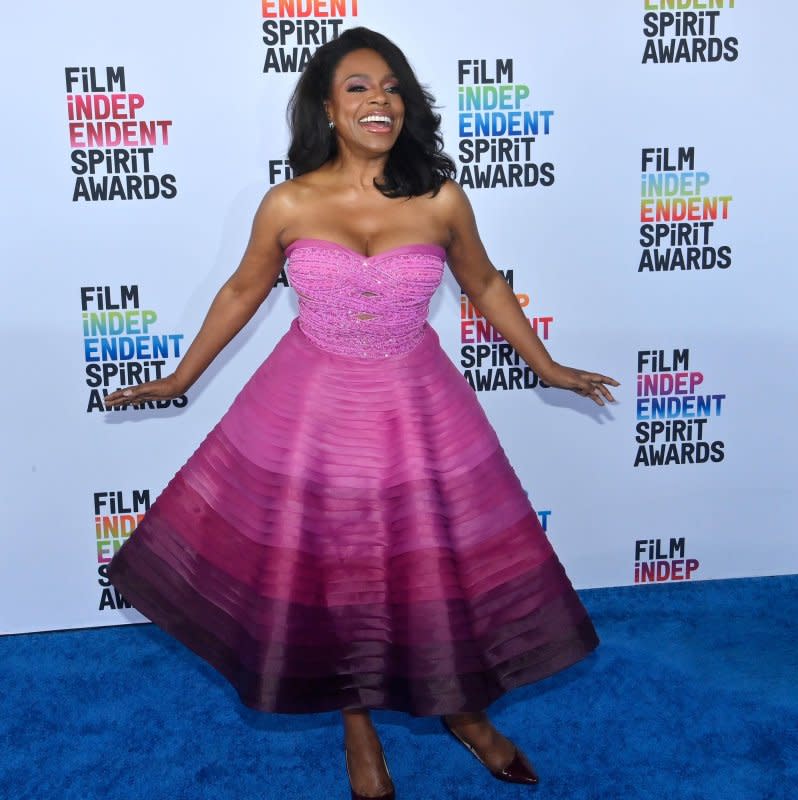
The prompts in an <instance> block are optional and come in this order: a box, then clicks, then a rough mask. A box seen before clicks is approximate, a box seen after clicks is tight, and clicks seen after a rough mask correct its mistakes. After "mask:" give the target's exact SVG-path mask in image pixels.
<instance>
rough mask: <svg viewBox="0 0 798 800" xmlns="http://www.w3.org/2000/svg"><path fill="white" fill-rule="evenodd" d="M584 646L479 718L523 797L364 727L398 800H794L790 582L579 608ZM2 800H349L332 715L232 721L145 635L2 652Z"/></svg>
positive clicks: (214, 684) (795, 602)
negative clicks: (513, 747)
mask: <svg viewBox="0 0 798 800" xmlns="http://www.w3.org/2000/svg"><path fill="white" fill-rule="evenodd" d="M580 595H581V597H582V599H583V601H584V603H585V605H586V606H587V608H588V610H589V611H590V613H591V615H592V616H593V619H594V621H595V623H596V627H597V629H598V631H599V635H600V636H601V637H602V645H601V646H600V647H599V649H598V651H597V652H596V653H595V654H593V655H592V656H591V657H590V658H588V659H586V660H585V661H583V662H582V663H580V664H578V665H577V666H575V667H573V668H571V669H569V670H567V671H565V672H563V673H561V674H559V675H556V676H554V677H553V678H549V679H548V680H546V681H543V682H541V683H540V684H537V685H535V686H530V687H525V688H523V689H520V690H518V691H516V692H514V693H512V694H511V695H509V696H508V697H505V698H503V699H502V700H500V701H499V702H498V703H496V704H495V705H494V706H493V707H492V716H493V718H494V720H495V721H496V722H497V725H498V726H499V727H500V728H502V729H503V730H504V731H505V732H506V733H507V734H508V735H510V736H511V737H513V738H514V739H516V741H517V742H518V743H519V744H520V745H521V746H522V747H523V748H524V749H525V750H526V752H527V753H528V754H529V755H530V757H531V758H532V760H533V762H534V763H535V765H536V767H537V768H538V771H539V772H540V775H541V784H540V785H539V786H538V787H536V788H531V789H530V788H526V787H517V786H511V785H507V784H502V783H499V782H498V781H494V780H493V779H492V778H491V777H490V776H488V775H487V773H486V772H484V771H483V770H482V768H481V767H480V766H479V765H478V764H477V762H476V761H474V760H473V758H472V757H471V756H470V755H469V754H468V753H467V752H466V751H465V750H463V749H462V748H461V747H459V746H458V745H457V744H456V743H455V742H452V741H451V740H450V739H448V738H446V737H445V736H444V734H443V733H442V732H441V729H440V727H439V724H438V722H437V720H435V719H417V718H411V717H408V716H405V715H401V714H396V713H390V712H377V713H376V714H375V719H376V721H377V725H378V728H379V730H380V732H381V735H382V739H383V743H384V745H385V750H386V754H387V756H388V761H389V764H390V767H391V771H392V774H393V777H394V781H395V783H396V787H397V796H398V799H399V800H410V799H411V798H412V800H432V798H441V799H442V800H443V799H447V798H448V800H493V798H505V799H506V800H513V798H524V797H530V798H531V797H534V798H535V799H536V800H544V798H545V799H546V800H548V798H573V800H589V799H590V798H597V799H598V798H602V800H605V799H606V798H623V799H624V800H637V798H641V799H642V798H646V799H648V798H651V799H652V800H653V799H654V798H656V800H662V798H670V797H674V798H679V799H680V800H689V799H690V798H696V800H698V798H701V800H707V798H721V799H722V800H788V799H789V800H792V798H796V797H798V786H797V784H798V688H796V681H797V680H798V636H796V630H797V629H798V624H797V623H796V619H797V618H798V576H787V577H775V578H756V579H743V580H727V581H703V582H693V583H682V584H665V585H660V586H650V587H645V588H643V587H622V588H617V589H595V590H590V591H583V592H580ZM0 663H2V673H0V674H1V676H2V690H1V691H2V701H0V714H2V723H0V726H2V727H1V730H2V742H0V747H1V748H2V750H0V797H2V798H8V800H26V799H27V798H31V800H33V798H35V800H73V799H74V800H95V798H96V800H117V799H118V800H145V799H146V800H151V799H153V798H158V799H159V800H160V799H161V798H164V799H167V798H168V799H169V800H201V799H203V798H213V800H255V798H257V799H258V800H271V799H272V798H280V800H294V799H295V798H296V799H299V798H318V797H324V798H325V800H336V798H341V800H348V798H349V793H348V786H347V783H346V775H345V772H344V766H343V751H342V738H341V728H340V723H339V718H338V715H337V714H319V715H313V716H303V717H294V716H277V715H265V714H259V713H257V712H254V711H250V710H249V709H247V708H245V707H243V706H242V705H240V704H239V703H238V700H237V697H236V695H235V694H234V692H233V690H232V689H231V688H230V687H229V685H228V684H227V683H226V682H225V681H224V680H223V679H222V678H221V677H219V676H218V675H217V673H216V672H215V671H214V670H212V669H211V668H210V667H208V666H207V665H206V664H205V663H204V662H201V661H200V660H199V659H197V658H196V657H195V656H194V655H193V654H191V653H190V652H188V651H187V650H185V649H184V648H183V647H182V646H181V645H178V644H177V643H176V642H174V641H173V640H171V639H170V638H169V637H168V636H166V634H164V633H162V632H161V631H160V630H158V629H156V628H155V627H154V626H152V625H137V626H128V627H116V628H103V629H94V630H82V631H71V632H70V631H67V632H59V633H47V634H26V635H19V636H6V637H2V638H0Z"/></svg>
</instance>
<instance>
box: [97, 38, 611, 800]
mask: <svg viewBox="0 0 798 800" xmlns="http://www.w3.org/2000/svg"><path fill="white" fill-rule="evenodd" d="M290 119H291V128H292V140H291V147H290V150H289V160H290V162H291V166H292V168H293V170H294V174H295V177H294V179H293V180H291V181H287V182H286V183H283V184H281V185H279V186H276V187H274V188H273V189H271V190H270V191H269V192H268V193H267V194H266V196H265V197H264V199H263V201H262V202H261V204H260V207H259V208H258V211H257V213H256V215H255V220H254V223H253V226H252V234H251V237H250V241H249V243H248V245H247V248H246V251H245V253H244V256H243V258H242V259H241V263H240V264H239V266H238V269H237V270H236V271H235V272H234V273H233V275H232V276H231V277H230V278H229V279H228V281H227V282H226V283H225V284H224V286H223V287H222V288H221V289H220V291H219V293H218V294H217V296H216V298H215V299H214V301H213V303H212V305H211V308H210V310H209V311H208V315H207V317H206V319H205V321H204V323H203V325H202V328H201V329H200V331H199V333H198V334H197V337H196V338H195V340H194V342H193V343H192V345H191V347H190V348H189V349H188V350H187V351H186V353H185V355H184V356H183V358H182V360H181V362H180V364H179V366H178V368H177V370H176V371H175V373H174V374H172V375H170V376H168V377H166V378H164V379H162V380H156V381H150V382H147V383H143V384H141V385H139V386H137V387H130V388H127V389H125V390H120V391H119V392H116V393H114V394H112V395H109V397H108V404H109V405H111V406H114V405H120V404H124V403H126V402H131V403H135V402H139V401H142V400H149V399H154V400H161V399H164V398H169V397H174V396H177V395H181V394H183V393H184V392H185V391H186V390H187V389H188V388H189V387H190V386H191V385H192V384H193V383H194V381H196V380H197V378H198V377H199V375H200V374H201V373H202V372H203V371H204V370H205V369H206V368H207V366H208V365H209V364H210V363H211V361H212V360H213V359H214V358H215V357H216V355H217V354H218V353H219V352H220V351H221V349H222V348H223V347H224V346H225V345H226V344H227V343H228V342H229V341H230V339H232V337H233V336H234V335H235V334H236V333H237V331H238V330H239V329H240V328H241V327H242V326H243V325H244V324H246V322H247V321H248V320H249V319H250V318H251V317H252V315H253V314H254V313H255V311H256V310H257V308H258V306H259V305H260V304H261V303H262V302H263V300H264V298H265V297H266V296H267V295H268V293H269V291H270V289H271V288H272V287H273V286H274V283H275V280H276V277H277V275H278V274H279V272H280V269H281V268H282V266H283V264H284V261H285V257H286V256H287V257H288V265H287V267H286V272H287V274H288V277H289V279H290V282H291V285H292V287H294V289H295V290H296V291H297V293H298V295H299V316H298V317H297V319H296V320H294V322H293V323H292V324H291V327H290V329H289V331H288V332H287V333H286V334H285V335H284V336H283V338H282V339H281V340H280V342H279V343H278V345H277V347H276V348H275V349H274V351H273V352H272V353H271V355H269V357H268V358H266V360H265V361H264V362H263V364H262V365H261V366H260V368H259V369H258V370H257V371H256V373H255V374H254V375H253V377H252V378H251V380H250V381H249V382H248V383H247V384H246V386H245V387H244V388H243V389H242V391H241V392H240V394H239V395H238V397H237V398H236V400H235V401H234V403H233V405H232V406H231V407H230V409H229V410H228V412H227V413H226V414H225V415H224V416H223V417H222V419H221V420H220V421H219V423H218V425H217V426H216V427H215V428H214V429H213V430H212V431H211V433H210V434H209V435H208V437H207V438H206V439H205V440H204V441H203V443H202V444H201V445H200V446H199V448H198V449H197V451H196V452H195V453H194V455H193V456H192V457H191V459H189V461H188V462H187V463H186V464H185V465H184V466H183V467H182V468H181V469H180V471H179V472H178V473H177V475H175V477H174V479H173V480H172V481H171V482H170V483H169V485H168V486H167V488H166V489H165V490H164V492H163V493H162V494H161V496H160V497H159V498H158V499H157V500H156V502H155V503H154V504H153V505H152V506H151V508H150V509H149V511H148V512H147V514H146V515H145V517H144V519H143V520H142V521H141V522H140V523H139V525H138V527H137V529H136V532H135V534H134V535H133V536H131V537H130V538H129V539H128V541H127V542H126V543H125V544H124V545H123V546H122V547H121V549H120V550H119V552H118V553H117V555H116V556H115V557H114V559H113V561H112V562H111V564H110V565H109V570H108V575H109V577H110V579H111V581H112V582H113V584H114V586H116V587H117V588H118V589H119V590H120V591H121V592H122V593H123V594H124V596H125V598H126V599H127V600H129V601H130V602H131V603H132V604H133V605H134V606H135V607H136V608H137V609H138V610H139V611H141V612H142V613H143V614H145V616H147V617H149V618H150V619H152V620H153V622H156V623H157V624H159V625H161V626H162V627H163V628H164V629H165V630H167V631H169V632H170V633H172V634H173V635H174V636H175V637H177V638H178V639H180V641H182V642H183V643H184V644H186V645H187V646H188V647H190V648H191V649H192V650H194V651H195V652H196V653H198V654H199V655H200V656H202V657H203V658H205V659H206V660H207V661H208V662H210V663H211V664H213V665H214V666H215V667H216V668H217V669H218V670H219V671H220V672H221V673H222V674H224V675H225V676H226V677H227V678H228V679H229V680H230V681H231V683H232V684H233V685H234V686H235V688H236V689H237V691H238V693H239V695H240V697H241V699H242V701H243V702H244V703H246V704H247V705H249V706H252V707H254V708H257V709H260V710H262V711H276V712H286V713H306V712H317V711H329V710H340V711H341V712H342V715H343V722H344V729H345V760H344V763H345V764H346V768H347V770H348V773H349V776H350V783H351V786H352V789H351V792H352V797H353V798H354V799H355V800H358V799H359V798H364V797H371V798H376V797H382V798H393V797H394V789H393V784H392V781H391V778H390V775H389V774H388V769H387V765H386V762H385V758H384V756H383V753H382V746H381V744H380V740H379V737H378V735H377V732H376V730H375V729H374V726H373V724H372V721H371V718H370V716H369V710H370V709H373V708H391V709H395V710H402V711H407V712H410V713H412V714H420V715H421V714H424V715H438V716H441V717H442V722H443V725H444V727H445V728H446V730H447V731H448V732H449V733H451V734H452V735H453V736H454V737H455V738H456V739H457V740H458V741H459V742H460V743H462V744H463V745H464V746H466V747H467V748H468V749H469V750H470V751H471V752H472V753H473V754H474V755H475V756H476V757H477V759H479V761H480V762H481V763H482V764H483V765H484V766H485V767H486V768H487V769H488V770H489V772H490V774H491V775H493V776H494V777H496V778H498V779H500V780H504V781H511V782H514V783H524V784H532V783H536V782H537V775H536V774H535V771H534V769H533V768H532V766H531V764H530V763H529V761H528V760H527V759H526V757H525V756H524V755H523V754H522V753H521V752H519V750H518V749H517V748H516V747H515V745H514V744H513V743H512V742H511V741H510V740H508V739H507V738H506V737H504V736H503V735H502V734H500V733H499V732H498V731H497V730H496V729H495V728H494V727H493V725H492V724H491V722H490V720H489V719H488V717H487V715H486V714H485V709H486V708H487V706H488V705H489V704H490V703H491V702H493V701H494V700H495V699H496V698H498V697H500V696H501V695H502V694H504V693H505V692H507V691H509V690H511V689H513V688H515V687H517V686H521V685H523V684H525V683H530V682H532V681H536V680H539V679H541V678H544V677H546V676H548V675H551V674H552V673H554V672H556V671H558V670H561V669H564V668H565V667H567V666H569V665H571V664H573V663H574V662H576V661H578V660H579V659H580V658H583V657H584V656H585V655H587V654H588V653H589V652H590V651H591V650H593V648H595V647H596V645H597V644H598V638H597V636H596V632H595V630H594V629H593V625H592V623H591V621H590V618H589V617H588V615H587V612H586V611H585V609H584V607H583V606H582V604H581V602H580V601H579V598H578V597H577V595H576V593H575V592H574V590H573V587H572V586H571V583H570V581H569V580H568V578H567V576H566V574H565V572H564V570H563V568H562V565H561V564H560V562H559V560H558V559H557V556H556V555H555V553H554V551H553V549H552V547H551V544H550V543H549V541H548V539H547V538H546V535H545V532H544V531H543V529H542V527H541V525H540V522H539V519H538V516H537V514H536V513H535V510H534V509H533V508H532V506H531V505H530V503H529V500H528V498H527V495H526V492H525V491H524V490H523V488H522V487H521V484H520V482H519V480H518V477H517V476H516V475H515V473H514V471H513V469H512V467H511V466H510V464H509V462H508V460H507V457H506V455H505V453H504V451H503V449H502V447H501V445H500V444H499V441H498V439H497V437H496V434H495V432H494V431H493V429H492V428H491V426H490V424H489V423H488V420H487V417H486V416H485V414H484V412H483V411H482V408H481V407H480V405H479V403H478V401H477V399H476V396H475V394H474V392H473V391H472V390H471V388H470V387H469V386H468V384H467V383H466V382H465V381H464V380H463V377H462V375H461V374H460V373H459V372H458V370H457V369H456V368H455V366H454V365H453V364H452V362H451V361H450V360H449V358H448V357H447V356H446V354H445V353H444V351H443V349H442V348H441V346H440V343H439V341H438V337H437V335H436V334H435V332H434V331H433V330H432V329H431V328H430V326H429V324H428V323H427V314H428V311H429V303H430V298H431V297H432V295H433V293H434V292H435V290H436V289H437V287H438V286H439V284H440V282H441V278H442V275H443V271H444V268H445V265H446V263H447V262H448V264H449V266H450V268H451V269H452V272H453V273H454V276H455V278H456V279H457V281H458V282H459V284H460V286H462V287H463V290H464V291H465V292H466V293H467V294H468V296H469V300H470V302H472V303H473V304H474V305H475V306H476V307H478V308H479V309H480V311H481V312H482V314H483V315H484V317H485V319H486V320H487V322H488V323H489V324H490V325H491V326H493V328H495V330H496V331H498V332H499V334H500V335H501V336H502V337H503V339H505V340H506V343H507V347H508V348H511V347H512V348H514V349H515V351H517V354H518V357H520V358H522V359H524V361H526V363H527V364H528V365H529V367H530V369H532V370H534V372H535V373H536V374H537V375H539V376H540V378H541V380H544V381H545V382H546V383H548V384H549V385H550V386H552V387H561V388H568V389H572V390H574V391H576V392H578V393H579V394H581V395H583V396H585V397H589V398H591V399H592V400H594V401H595V402H596V403H598V404H599V405H603V403H604V402H605V401H608V400H612V395H611V394H610V392H609V390H608V389H607V386H606V384H608V383H610V384H613V385H615V384H616V382H615V381H613V380H612V379H611V378H607V377H606V376H603V375H599V374H597V373H592V372H584V371H582V370H577V369H573V368H570V367H564V366H562V365H561V364H558V363H556V362H555V361H553V359H552V358H551V356H550V355H549V353H548V352H547V351H546V348H545V347H544V346H543V343H542V342H541V341H540V339H539V338H538V336H537V334H536V333H535V331H534V330H533V328H532V327H531V326H530V324H529V320H528V319H527V317H526V316H525V315H524V313H523V311H522V309H521V306H520V305H519V301H518V298H516V296H515V294H514V293H513V291H512V289H511V288H510V287H509V285H508V284H507V282H506V281H505V280H504V278H503V277H502V275H501V274H500V273H499V272H498V271H497V270H496V269H495V267H494V266H493V264H491V262H490V260H489V259H488V256H487V254H486V253H485V249H484V247H483V245H482V242H481V240H480V238H479V234H478V231H477V227H476V223H475V221H474V217H473V213H472V211H471V207H470V205H469V203H468V200H467V199H466V197H465V194H464V193H463V191H462V190H461V189H460V187H459V186H458V185H457V184H456V183H454V182H453V181H452V180H451V179H450V178H451V177H452V175H453V174H454V164H453V163H452V161H451V159H450V158H449V157H448V156H447V155H446V154H445V153H444V152H443V149H442V148H443V143H442V140H441V135H440V131H439V123H440V118H439V117H438V115H437V114H435V113H434V112H433V110H432V97H431V96H430V95H429V93H427V92H426V91H424V90H423V89H422V88H421V86H420V84H419V83H418V80H417V79H416V77H415V75H414V74H413V71H412V70H411V69H410V66H409V65H408V63H407V60H406V59H405V57H404V55H403V54H402V53H401V51H400V50H399V49H398V48H397V47H396V46H395V45H394V44H393V43H391V42H390V41H389V40H388V39H386V38H385V37H384V36H382V35H380V34H378V33H374V32H373V31H369V30H366V29H363V28H356V29H352V30H348V31H345V32H344V33H343V34H342V35H341V36H340V37H339V38H338V39H336V40H334V41H332V42H329V43H327V44H325V45H323V46H322V47H320V48H319V49H318V50H317V51H316V54H315V55H314V57H313V59H312V61H311V63H310V64H309V65H308V67H307V69H306V70H305V72H304V74H303V75H302V77H301V78H300V81H299V84H298V86H297V89H296V91H295V93H294V95H293V97H292V100H291V106H290ZM464 433H465V434H467V435H466V436H465V437H464Z"/></svg>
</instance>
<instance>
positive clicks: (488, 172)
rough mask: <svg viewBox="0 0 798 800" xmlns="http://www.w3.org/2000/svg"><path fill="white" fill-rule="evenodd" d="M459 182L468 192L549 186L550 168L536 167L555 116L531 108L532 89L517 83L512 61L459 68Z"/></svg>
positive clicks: (467, 62) (547, 164)
mask: <svg viewBox="0 0 798 800" xmlns="http://www.w3.org/2000/svg"><path fill="white" fill-rule="evenodd" d="M457 83H458V89H457V112H458V113H457V124H458V136H459V141H458V155H457V160H458V162H459V165H458V176H457V180H458V182H459V183H460V185H461V186H464V187H466V188H469V189H498V188H504V189H506V188H512V187H531V186H551V185H552V184H553V183H554V164H552V163H551V161H538V157H537V151H538V147H539V145H540V142H541V140H542V139H545V138H546V137H548V136H549V135H550V134H551V129H552V117H553V116H554V111H552V110H550V109H549V110H547V109H536V108H533V107H531V101H530V95H531V92H530V89H529V86H528V85H527V84H525V83H516V82H515V69H514V64H513V59H512V58H497V59H496V60H495V63H490V64H489V63H488V62H487V60H486V59H484V58H483V59H476V58H473V59H472V58H467V59H460V60H458V62H457Z"/></svg>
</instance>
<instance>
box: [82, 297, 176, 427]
mask: <svg viewBox="0 0 798 800" xmlns="http://www.w3.org/2000/svg"><path fill="white" fill-rule="evenodd" d="M80 304H81V309H82V312H83V360H84V379H85V381H86V386H87V387H88V389H89V393H88V398H87V402H86V412H87V413H91V412H94V411H106V408H105V405H104V404H103V401H104V399H105V398H106V397H107V396H108V395H109V394H110V393H111V392H113V391H115V390H116V389H118V388H120V387H125V386H133V385H135V384H139V383H144V382H145V381H150V380H157V379H158V378H165V377H166V376H167V375H168V374H169V373H170V372H171V371H172V370H171V368H170V361H171V359H178V358H180V356H182V354H183V352H182V351H183V334H182V333H168V332H164V331H162V330H160V329H159V325H158V313H157V312H156V311H155V310H154V309H152V308H142V306H141V301H140V295H139V287H138V286H136V285H135V284H134V285H130V286H119V287H112V286H81V287H80ZM187 404H188V398H187V397H186V396H185V395H180V397H176V398H174V399H172V400H158V401H155V402H146V403H139V404H137V405H129V406H125V408H127V409H133V410H136V411H142V410H144V409H155V408H161V409H163V408H169V407H170V406H174V407H175V408H183V407H184V406H186V405H187ZM113 410H114V411H119V410H121V409H120V408H119V407H115V408H114V409H113Z"/></svg>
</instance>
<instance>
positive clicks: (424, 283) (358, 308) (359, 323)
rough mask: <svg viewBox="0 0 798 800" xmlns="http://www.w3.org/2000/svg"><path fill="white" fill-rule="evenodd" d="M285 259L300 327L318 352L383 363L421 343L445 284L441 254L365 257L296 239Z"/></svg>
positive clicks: (422, 251) (420, 247)
mask: <svg viewBox="0 0 798 800" xmlns="http://www.w3.org/2000/svg"><path fill="white" fill-rule="evenodd" d="M285 252H286V255H287V256H288V265H287V267H286V270H287V273H288V280H289V281H290V283H291V285H292V286H293V287H294V289H295V290H296V292H297V294H298V295H299V326H300V328H301V329H302V332H303V333H304V334H305V335H306V336H307V337H308V339H310V340H311V341H312V342H313V343H314V344H316V345H317V346H318V347H320V348H322V349H324V350H329V351H331V352H333V353H337V354H340V355H347V356H354V357H357V358H384V357H387V356H393V355H400V354H401V353H406V352H408V351H410V350H412V349H413V347H415V346H416V344H418V342H419V341H420V339H421V337H422V336H423V335H424V328H425V326H426V320H427V312H428V310H429V302H430V298H431V297H432V295H433V293H434V292H435V289H437V288H438V286H439V285H440V282H441V278H442V276H443V264H444V262H445V259H446V252H445V251H444V249H443V248H442V247H439V246H438V245H428V244H411V245H405V246H404V247H395V248H392V249H391V250H387V251H386V252H384V253H378V254H377V255H375V256H364V255H362V254H361V253H358V252H356V251H354V250H350V249H349V248H348V247H344V246H343V245H340V244H336V243H335V242H328V241H326V240H324V239H298V240H297V241H295V242H292V243H291V244H290V245H289V246H288V247H287V248H286V251H285Z"/></svg>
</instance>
